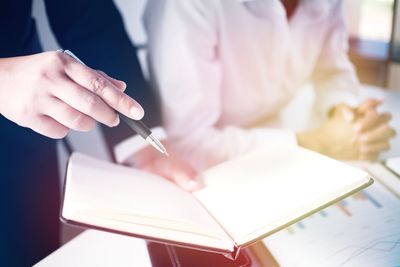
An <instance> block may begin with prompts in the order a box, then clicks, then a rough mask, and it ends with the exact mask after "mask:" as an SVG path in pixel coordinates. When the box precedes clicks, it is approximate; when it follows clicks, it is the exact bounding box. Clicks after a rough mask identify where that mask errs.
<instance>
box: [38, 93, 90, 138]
mask: <svg viewBox="0 0 400 267" xmlns="http://www.w3.org/2000/svg"><path fill="white" fill-rule="evenodd" d="M43 114H44V115H47V116H49V117H52V118H53V119H55V120H56V121H57V122H59V123H60V124H62V125H64V126H66V127H68V128H70V129H73V130H76V131H83V132H86V131H90V130H91V129H93V128H94V126H95V125H96V122H95V120H94V119H92V118H91V117H89V116H87V115H85V114H83V113H81V112H79V111H77V110H76V109H74V108H72V107H70V106H69V105H67V104H65V103H64V102H63V101H61V100H60V99H58V98H56V97H52V98H50V99H49V101H47V103H46V107H45V108H44V110H43Z"/></svg>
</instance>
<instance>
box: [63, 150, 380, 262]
mask: <svg viewBox="0 0 400 267" xmlns="http://www.w3.org/2000/svg"><path fill="white" fill-rule="evenodd" d="M200 178H201V179H203V180H204V182H205V184H206V186H205V188H203V189H201V190H199V191H196V192H194V193H188V192H185V191H183V190H182V189H180V188H179V187H177V186H176V185H174V184H173V183H171V182H169V181H167V180H166V179H164V178H162V177H159V176H156V175H153V174H150V173H147V172H144V171H140V170H137V169H132V168H128V167H123V166H118V165H115V164H112V163H108V162H104V161H101V160H98V159H94V158H91V157H89V156H85V155H82V154H77V153H75V154H73V155H72V156H71V158H70V161H69V165H68V170H67V177H66V182H65V188H64V201H63V207H62V215H61V217H62V219H63V220H64V221H66V222H68V223H71V224H75V225H81V226H87V227H91V228H97V229H103V230H106V231H112V232H118V233H123V234H128V235H133V236H137V237H142V238H146V239H149V240H154V241H161V242H165V243H170V244H175V245H184V246H188V247H193V248H198V249H204V250H210V251H214V252H221V253H232V255H235V254H236V252H237V251H238V250H239V249H240V248H241V247H244V246H246V245H249V244H251V243H253V242H255V241H257V240H260V239H262V238H263V237H265V236H267V235H270V234H272V233H274V232H276V231H278V230H280V229H282V228H284V227H286V226H288V225H290V224H292V223H294V222H296V221H298V220H300V219H302V218H304V217H305V216H308V215H310V214H312V213H313V212H316V211H318V210H320V209H322V208H324V207H326V206H328V205H330V204H332V203H334V202H336V201H338V200H340V199H342V198H344V197H346V196H349V195H350V194H353V193H354V192H356V191H358V190H360V189H362V188H364V187H367V186H368V185H370V184H371V183H372V182H373V180H372V178H370V177H369V176H368V174H367V173H365V172H363V171H361V170H358V169H356V168H353V167H350V166H348V165H346V164H343V163H340V162H338V161H335V160H332V159H330V158H328V157H325V156H322V155H320V154H318V153H315V152H311V151H308V150H305V149H302V148H298V147H293V148H282V147H276V148H270V149H265V150H258V151H254V152H251V153H249V154H246V155H243V156H240V157H238V158H236V159H233V160H231V161H228V162H225V163H223V164H220V165H218V166H215V167H213V168H211V169H209V170H207V171H205V172H204V173H202V174H201V175H200Z"/></svg>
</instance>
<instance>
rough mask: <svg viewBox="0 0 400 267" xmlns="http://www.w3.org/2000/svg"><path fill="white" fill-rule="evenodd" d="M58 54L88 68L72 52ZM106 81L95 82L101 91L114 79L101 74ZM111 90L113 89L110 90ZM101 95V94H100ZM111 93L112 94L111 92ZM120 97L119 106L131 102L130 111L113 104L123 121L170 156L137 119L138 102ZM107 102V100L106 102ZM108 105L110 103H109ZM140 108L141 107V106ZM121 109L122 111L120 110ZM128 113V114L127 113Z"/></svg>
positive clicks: (65, 51) (104, 94)
mask: <svg viewBox="0 0 400 267" xmlns="http://www.w3.org/2000/svg"><path fill="white" fill-rule="evenodd" d="M57 51H58V52H61V53H64V54H67V55H69V56H70V57H71V58H73V59H75V60H76V61H77V62H79V63H80V64H82V66H86V65H85V63H83V62H82V61H81V60H80V59H79V58H78V57H77V56H75V55H74V54H73V53H72V52H71V51H69V50H61V49H59V50H57ZM100 74H101V75H102V76H103V77H104V78H105V80H103V81H95V82H98V83H99V84H101V86H100V87H101V90H106V88H107V82H106V80H108V79H110V83H113V80H114V79H113V78H110V77H109V76H107V75H106V74H105V73H100ZM125 88H126V85H125V87H124V88H123V90H125ZM110 90H111V88H110ZM100 93H101V92H100ZM110 93H111V92H110ZM106 95H107V93H106V92H103V93H102V95H101V96H103V97H104V96H106ZM119 97H121V98H120V100H118V104H123V102H124V101H128V102H127V103H126V104H129V102H131V103H130V104H131V105H129V109H128V110H126V109H125V110H124V106H123V105H122V106H121V107H119V106H117V105H116V106H114V105H113V104H114V103H113V102H111V105H110V106H111V107H113V108H114V109H115V110H117V111H119V112H120V113H122V114H120V116H121V117H122V119H123V120H124V121H125V123H126V124H128V126H129V127H131V128H132V129H133V130H134V131H135V132H136V133H137V134H139V135H140V136H141V137H142V138H143V139H145V140H146V141H147V142H149V143H150V144H151V145H152V146H153V147H154V148H156V149H157V150H158V151H160V152H161V153H163V154H166V155H168V153H167V150H166V149H165V147H164V146H163V145H162V144H161V142H160V141H159V140H158V139H157V138H155V137H154V136H153V135H152V133H151V131H150V129H149V128H148V127H147V126H146V125H145V124H144V123H143V122H142V121H140V120H139V119H141V118H139V119H137V118H135V114H136V112H137V107H136V106H135V105H134V104H137V105H139V104H138V103H137V102H136V101H134V100H133V99H130V98H129V97H128V96H127V95H125V94H121V95H120V96H119ZM106 101H107V100H106ZM107 103H108V102H107ZM139 106H140V105H139ZM119 108H120V109H119ZM127 111H128V112H127ZM140 111H141V112H142V114H144V112H143V109H142V107H141V106H140ZM141 117H143V115H141ZM131 118H133V119H134V120H132V119H131Z"/></svg>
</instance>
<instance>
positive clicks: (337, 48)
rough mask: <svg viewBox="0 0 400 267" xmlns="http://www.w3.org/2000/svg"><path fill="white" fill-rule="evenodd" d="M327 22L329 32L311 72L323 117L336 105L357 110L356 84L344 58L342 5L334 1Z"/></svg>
mask: <svg viewBox="0 0 400 267" xmlns="http://www.w3.org/2000/svg"><path fill="white" fill-rule="evenodd" d="M328 19H329V21H330V28H329V30H328V32H327V36H326V38H325V43H324V46H323V48H322V51H321V55H320V57H319V60H318V62H317V64H316V67H315V71H314V85H315V87H316V94H317V103H318V108H319V110H320V111H321V112H322V113H323V114H324V115H326V114H327V111H329V109H331V108H332V107H334V106H335V105H337V104H340V103H346V104H349V105H351V106H356V105H358V104H359V102H360V98H359V88H360V85H359V81H358V79H357V76H356V73H355V69H354V66H353V64H352V63H351V62H350V60H349V58H348V55H347V53H348V35H347V29H346V25H345V22H344V18H343V12H342V1H337V3H336V4H335V6H334V7H333V10H332V13H331V15H330V17H329V18H328Z"/></svg>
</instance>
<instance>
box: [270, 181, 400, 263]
mask: <svg viewBox="0 0 400 267" xmlns="http://www.w3.org/2000/svg"><path fill="white" fill-rule="evenodd" d="M264 243H265V244H266V245H267V246H268V248H269V250H270V251H271V253H272V254H273V255H274V257H275V258H276V259H277V261H278V262H279V263H280V264H281V266H282V267H286V266H287V267H291V266H296V267H299V266H307V267H310V266H351V267H353V266H363V267H368V266H380V267H384V266H390V267H392V266H400V199H399V198H398V197H397V196H396V195H394V194H392V193H391V192H390V191H389V190H387V189H386V188H385V187H384V186H383V185H382V184H380V183H379V182H377V181H376V182H375V183H374V184H373V185H372V186H370V187H369V188H367V189H365V190H363V191H361V192H359V193H357V194H355V195H353V196H351V197H349V198H346V199H345V200H343V201H341V202H339V203H337V204H336V205H333V206H331V207H329V208H327V209H324V210H322V211H320V212H318V213H316V214H314V215H312V216H310V217H308V218H306V219H304V220H302V221H300V222H298V223H297V224H294V225H292V226H290V227H288V228H286V229H285V230H282V231H280V232H278V233H276V234H275V235H272V236H270V237H268V238H266V239H265V240H264Z"/></svg>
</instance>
